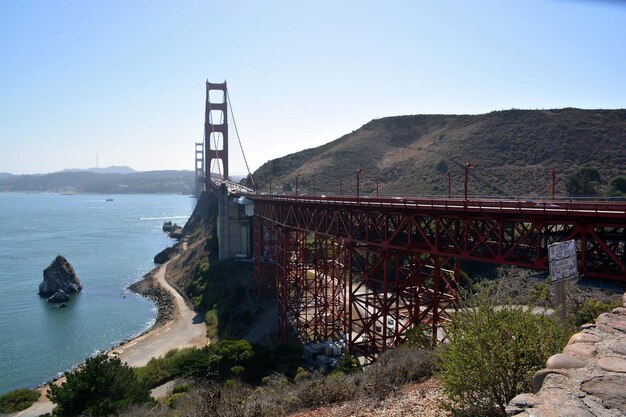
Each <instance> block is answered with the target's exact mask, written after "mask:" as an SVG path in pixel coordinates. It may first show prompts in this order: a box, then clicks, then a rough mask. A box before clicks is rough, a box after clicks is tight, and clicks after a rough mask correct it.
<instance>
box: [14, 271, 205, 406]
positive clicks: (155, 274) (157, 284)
mask: <svg viewBox="0 0 626 417" xmlns="http://www.w3.org/2000/svg"><path fill="white" fill-rule="evenodd" d="M170 262H171V261H168V262H167V263H165V264H163V265H161V266H160V267H158V268H155V269H154V270H153V271H152V272H150V273H149V274H147V275H146V276H145V277H144V279H143V280H142V281H140V282H139V283H138V284H137V287H139V288H138V289H135V291H138V292H140V293H144V292H146V291H148V292H151V293H152V294H155V292H156V293H157V294H158V293H159V291H163V292H164V293H166V294H167V296H163V294H161V295H160V296H158V297H156V298H155V297H149V298H151V299H153V300H154V301H155V302H156V304H157V307H158V309H159V313H158V314H157V320H156V322H155V325H154V326H153V328H152V329H151V330H150V331H148V332H145V333H143V334H141V335H139V336H138V337H136V338H134V339H132V340H129V341H128V342H126V343H124V344H122V345H120V346H118V347H116V348H114V349H112V350H110V351H109V352H107V354H108V355H109V356H111V357H118V358H120V359H121V361H122V362H125V363H127V364H128V365H129V366H132V367H139V366H143V365H145V364H146V363H148V361H149V360H150V359H151V358H153V357H159V356H163V355H165V353H167V352H168V351H169V350H171V349H176V348H185V347H192V346H195V347H202V346H205V345H206V344H207V343H208V339H207V336H206V326H205V324H204V322H203V321H202V317H201V316H198V315H197V313H196V312H195V311H193V310H192V309H191V308H190V307H189V306H188V305H187V303H186V301H185V299H184V297H183V296H182V295H181V294H179V293H178V291H176V289H174V287H172V286H171V285H170V284H169V283H168V282H167V279H166V278H167V267H168V265H169V263H170ZM155 290H156V291H155ZM168 297H170V299H169V300H170V301H171V302H170V301H168ZM63 382H64V378H59V379H56V380H55V381H54V383H55V384H57V385H59V384H61V383H63ZM40 391H41V393H42V395H41V398H40V399H39V400H38V401H37V402H35V403H34V404H33V405H32V406H31V407H30V408H28V409H26V410H23V411H20V412H19V413H14V414H9V415H10V416H12V417H37V416H39V415H41V414H45V413H50V412H52V408H53V407H54V404H52V402H50V400H48V398H47V397H46V396H45V393H46V391H47V386H44V387H42V388H41V389H40Z"/></svg>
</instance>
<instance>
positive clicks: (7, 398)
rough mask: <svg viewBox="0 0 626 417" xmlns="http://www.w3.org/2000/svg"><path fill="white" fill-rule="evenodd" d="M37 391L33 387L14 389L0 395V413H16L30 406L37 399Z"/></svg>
mask: <svg viewBox="0 0 626 417" xmlns="http://www.w3.org/2000/svg"><path fill="white" fill-rule="evenodd" d="M39 396H40V394H39V391H37V390H33V389H25V388H21V389H16V390H15V391H11V392H7V393H6V394H4V395H2V396H1V397H0V413H16V412H18V411H22V410H25V409H27V408H28V407H30V406H31V405H32V404H33V403H34V402H35V401H37V400H38V399H39Z"/></svg>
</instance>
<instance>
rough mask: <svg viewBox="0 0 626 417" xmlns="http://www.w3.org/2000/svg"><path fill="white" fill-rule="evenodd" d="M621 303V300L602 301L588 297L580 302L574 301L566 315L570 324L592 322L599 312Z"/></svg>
mask: <svg viewBox="0 0 626 417" xmlns="http://www.w3.org/2000/svg"><path fill="white" fill-rule="evenodd" d="M621 305H622V302H621V300H615V301H613V302H603V301H600V300H594V299H592V298H588V299H586V300H585V301H584V302H582V303H575V304H574V306H573V307H572V310H571V312H570V313H569V314H568V315H569V317H570V321H571V322H572V324H573V325H574V326H576V327H578V326H582V325H583V324H585V323H594V322H595V320H596V318H597V317H598V316H599V315H600V314H602V313H605V312H609V311H611V310H613V309H614V308H615V307H619V306H621Z"/></svg>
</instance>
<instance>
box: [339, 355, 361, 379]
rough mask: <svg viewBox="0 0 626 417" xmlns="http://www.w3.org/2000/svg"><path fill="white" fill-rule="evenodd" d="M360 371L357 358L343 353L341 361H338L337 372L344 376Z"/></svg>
mask: <svg viewBox="0 0 626 417" xmlns="http://www.w3.org/2000/svg"><path fill="white" fill-rule="evenodd" d="M361 369H362V367H361V363H360V362H359V360H358V359H357V358H355V357H354V356H352V355H350V354H349V353H344V354H343V355H341V359H340V360H339V364H338V365H337V371H339V372H342V373H344V374H351V373H354V372H358V371H360V370H361Z"/></svg>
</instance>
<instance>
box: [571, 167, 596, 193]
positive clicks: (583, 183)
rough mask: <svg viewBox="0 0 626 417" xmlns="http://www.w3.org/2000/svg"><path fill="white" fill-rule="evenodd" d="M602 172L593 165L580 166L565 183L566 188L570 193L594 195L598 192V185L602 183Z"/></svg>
mask: <svg viewBox="0 0 626 417" xmlns="http://www.w3.org/2000/svg"><path fill="white" fill-rule="evenodd" d="M600 180H601V178H600V172H598V170H597V169H596V168H593V167H582V168H578V170H576V172H575V173H574V174H573V175H571V176H570V177H569V178H568V179H567V182H566V183H565V189H566V190H567V192H568V193H569V194H570V195H576V196H594V195H596V194H597V193H598V190H597V186H598V184H599V183H600Z"/></svg>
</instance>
